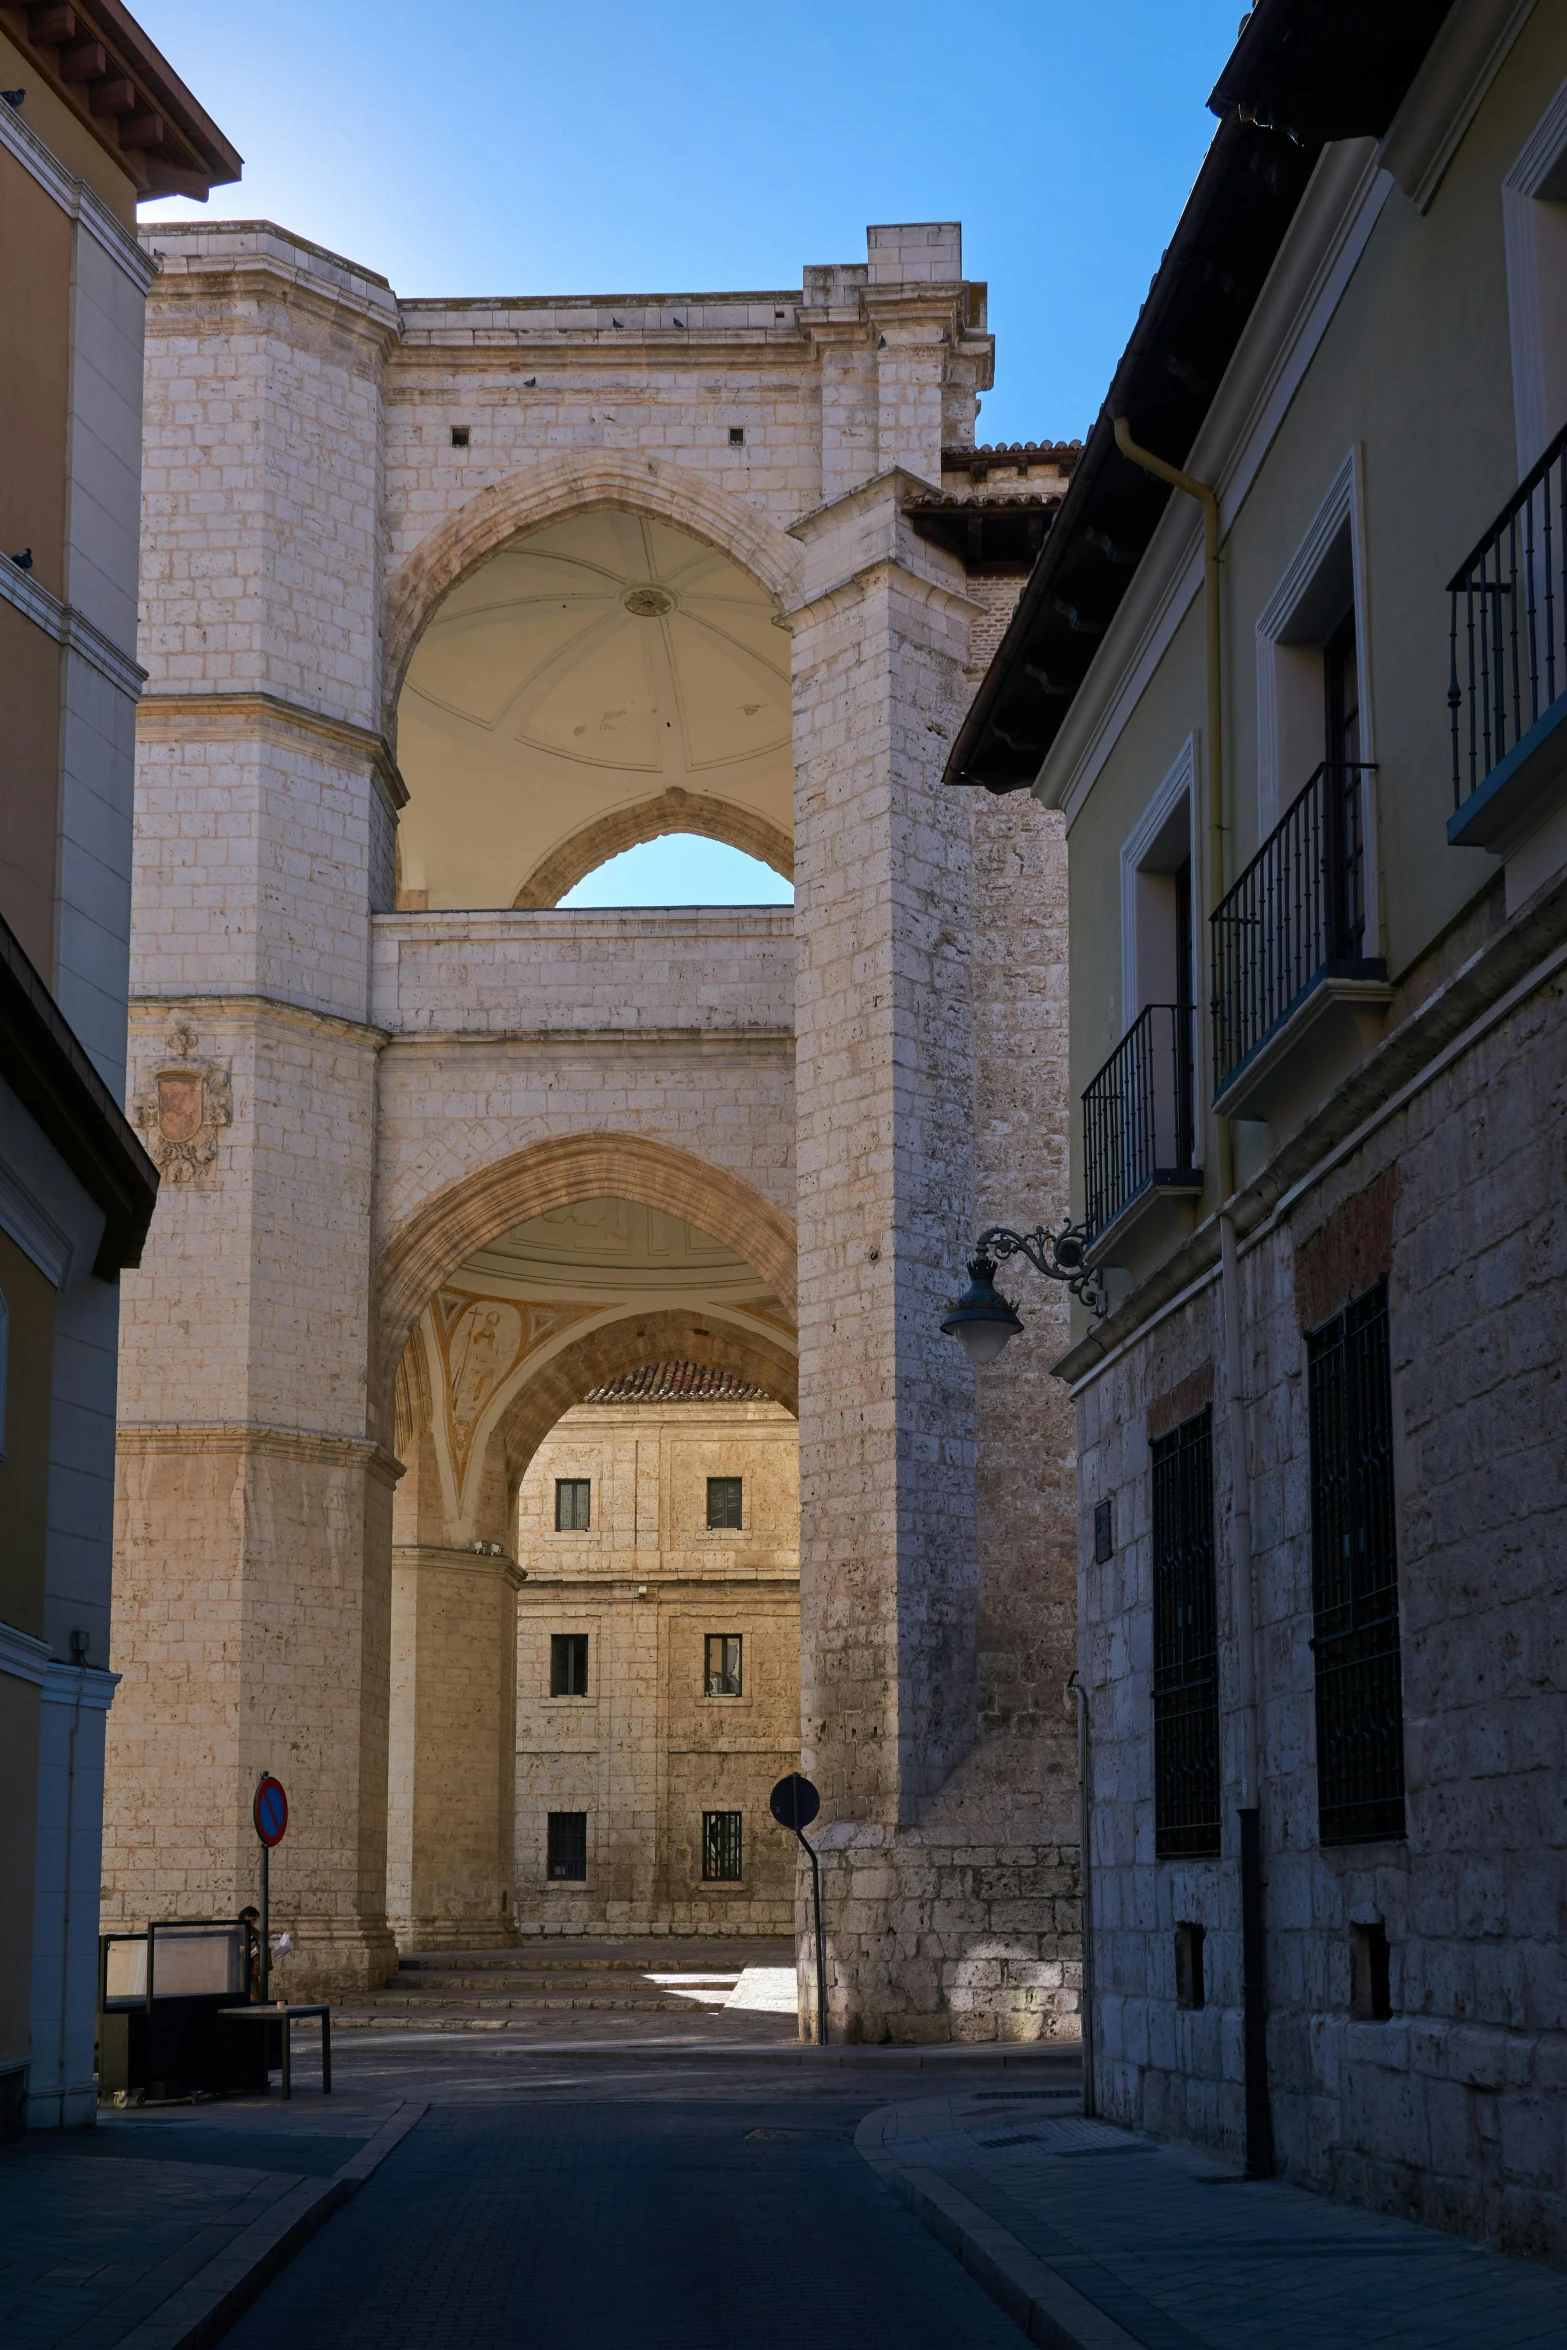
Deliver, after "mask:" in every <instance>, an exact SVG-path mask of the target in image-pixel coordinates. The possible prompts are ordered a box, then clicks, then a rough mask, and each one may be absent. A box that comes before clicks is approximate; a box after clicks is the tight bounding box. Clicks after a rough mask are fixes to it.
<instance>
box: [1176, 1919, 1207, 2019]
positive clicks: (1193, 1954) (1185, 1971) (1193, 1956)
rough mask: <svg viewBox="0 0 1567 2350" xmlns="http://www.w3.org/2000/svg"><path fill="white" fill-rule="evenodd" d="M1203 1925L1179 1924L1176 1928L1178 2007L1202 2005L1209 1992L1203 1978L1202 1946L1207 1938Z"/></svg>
mask: <svg viewBox="0 0 1567 2350" xmlns="http://www.w3.org/2000/svg"><path fill="white" fill-rule="evenodd" d="M1207 1938H1208V1936H1207V1931H1206V1929H1205V1928H1204V1927H1202V1926H1194V1925H1186V1926H1177V1927H1176V1929H1175V2004H1176V2006H1177V2007H1201V2006H1203V2005H1204V2003H1205V2001H1206V1998H1207V1992H1206V1990H1205V1988H1204V1984H1203V1979H1202V1946H1203V1944H1204V1942H1205V1941H1206V1940H1207Z"/></svg>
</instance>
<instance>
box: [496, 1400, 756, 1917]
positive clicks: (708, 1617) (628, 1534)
mask: <svg viewBox="0 0 1567 2350" xmlns="http://www.w3.org/2000/svg"><path fill="white" fill-rule="evenodd" d="M517 1513H518V1526H517V1560H518V1565H519V1567H520V1568H521V1570H522V1572H523V1573H524V1575H525V1576H526V1581H525V1582H524V1584H523V1586H522V1588H521V1590H520V1592H519V1593H518V1604H517V1898H516V1913H515V1914H516V1922H517V1927H518V1930H519V1932H521V1933H523V1934H525V1935H526V1934H637V1935H642V1934H680V1935H693V1934H713V1933H717V1934H722V1935H725V1936H734V1935H739V1934H772V1935H778V1934H791V1933H792V1932H793V1930H794V1876H795V1863H796V1859H797V1853H796V1848H795V1844H794V1839H793V1837H786V1836H785V1835H784V1834H783V1833H782V1831H781V1830H780V1829H779V1828H778V1827H777V1826H776V1825H775V1824H774V1822H773V1820H772V1818H771V1816H770V1815H769V1813H768V1809H767V1797H768V1793H769V1791H770V1790H771V1788H772V1786H773V1785H774V1783H775V1782H776V1781H777V1780H778V1779H780V1778H781V1777H782V1776H783V1774H784V1773H785V1772H786V1771H792V1770H797V1769H798V1768H799V1754H800V1497H799V1444H798V1438H797V1435H796V1431H795V1423H794V1420H793V1418H792V1416H791V1415H790V1414H789V1413H788V1412H786V1411H785V1410H784V1409H783V1408H782V1406H781V1405H779V1404H776V1403H772V1402H770V1401H769V1400H768V1398H767V1397H766V1396H764V1395H763V1394H762V1393H761V1392H760V1390H754V1389H747V1388H746V1387H744V1386H743V1385H742V1384H741V1383H740V1382H738V1381H736V1380H734V1379H733V1378H729V1377H725V1376H723V1375H720V1374H715V1373H713V1372H711V1371H706V1372H704V1371H700V1370H698V1369H697V1367H696V1366H695V1365H693V1364H686V1363H674V1364H655V1365H653V1366H652V1368H651V1373H649V1372H641V1373H633V1374H631V1375H630V1376H629V1377H627V1378H625V1379H621V1380H617V1381H614V1382H612V1383H611V1384H610V1385H609V1386H608V1387H605V1388H601V1389H597V1390H595V1391H594V1392H593V1393H592V1394H591V1395H590V1396H589V1398H588V1400H587V1401H586V1402H585V1403H581V1404H577V1405H574V1406H573V1408H572V1409H571V1410H570V1411H568V1412H567V1413H566V1414H565V1415H564V1417H563V1418H562V1419H561V1420H559V1421H558V1422H557V1424H556V1426H555V1428H554V1430H553V1432H552V1433H551V1435H550V1436H549V1437H548V1438H547V1439H546V1441H545V1442H544V1443H543V1444H542V1445H541V1446H540V1448H539V1450H538V1451H537V1452H536V1453H535V1454H534V1456H533V1459H532V1461H531V1462H530V1464H529V1467H528V1471H527V1474H526V1475H525V1477H524V1478H523V1481H522V1484H521V1487H520V1489H519V1491H518V1496H517ZM562 1521H564V1522H562ZM584 1521H585V1522H584ZM563 1644H565V1645H564V1646H563ZM552 1817H553V1820H554V1823H555V1824H554V1828H553V1832H552V1825H551V1823H552ZM579 1820H580V1823H581V1850H580V1870H581V1873H580V1874H578V1867H579V1861H578V1854H577V1851H576V1848H575V1847H574V1846H573V1844H572V1839H573V1837H574V1836H575V1835H576V1834H577V1832H578V1831H577V1827H576V1824H575V1823H576V1822H577V1821H579Z"/></svg>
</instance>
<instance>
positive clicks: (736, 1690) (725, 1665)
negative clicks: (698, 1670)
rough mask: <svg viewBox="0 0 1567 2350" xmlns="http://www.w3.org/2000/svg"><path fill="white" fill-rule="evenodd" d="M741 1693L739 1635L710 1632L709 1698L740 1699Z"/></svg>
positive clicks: (708, 1652) (708, 1646)
mask: <svg viewBox="0 0 1567 2350" xmlns="http://www.w3.org/2000/svg"><path fill="white" fill-rule="evenodd" d="M740 1691H741V1679H740V1635H739V1633H738V1632H709V1634H708V1635H707V1694H708V1696H709V1697H738V1696H739V1695H740Z"/></svg>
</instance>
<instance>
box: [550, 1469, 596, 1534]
mask: <svg viewBox="0 0 1567 2350" xmlns="http://www.w3.org/2000/svg"><path fill="white" fill-rule="evenodd" d="M592 1495H593V1480H592V1478H591V1477H557V1478H556V1480H555V1531H556V1533H557V1534H586V1532H587V1531H588V1522H589V1517H590V1513H591V1505H592Z"/></svg>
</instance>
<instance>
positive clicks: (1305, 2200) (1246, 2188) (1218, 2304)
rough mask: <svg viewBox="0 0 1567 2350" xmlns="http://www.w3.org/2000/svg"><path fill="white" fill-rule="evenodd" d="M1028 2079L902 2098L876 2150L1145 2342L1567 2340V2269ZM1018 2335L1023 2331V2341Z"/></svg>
mask: <svg viewBox="0 0 1567 2350" xmlns="http://www.w3.org/2000/svg"><path fill="white" fill-rule="evenodd" d="M1063 2102H1064V2101H1062V2100H1059V2099H1056V2098H1053V2097H1052V2096H1050V2095H1049V2093H1048V2092H1046V2093H1044V2094H1041V2093H1040V2092H1039V2091H1037V2090H1030V2089H1029V2088H1028V2087H1027V2086H1026V2085H1023V2084H1014V2085H1012V2086H1010V2087H1009V2088H1008V2089H1007V2090H1006V2091H1005V2092H1004V2093H1003V2094H1000V2095H996V2094H993V2093H989V2092H986V2093H983V2094H981V2095H979V2096H975V2095H973V2094H972V2093H969V2092H968V2091H967V2090H966V2089H965V2090H964V2091H963V2092H959V2093H954V2094H950V2095H945V2096H931V2095H929V2094H928V2093H927V2094H926V2095H925V2096H923V2097H921V2096H919V2095H918V2094H916V2095H915V2096H914V2097H913V2098H910V2099H900V2100H898V2101H897V2102H896V2103H894V2104H891V2105H889V2106H888V2107H887V2108H886V2109H885V2110H884V2111H882V2112H879V2113H877V2114H875V2115H873V2116H870V2117H868V2118H867V2121H866V2123H865V2124H864V2126H863V2127H862V2129H861V2131H860V2133H859V2143H860V2145H861V2147H862V2149H863V2150H864V2151H865V2152H866V2153H867V2155H868V2156H870V2157H871V2158H872V2159H873V2160H875V2161H876V2162H877V2163H878V2166H880V2165H882V2164H885V2163H890V2164H892V2165H895V2166H896V2168H897V2169H898V2170H899V2171H901V2172H902V2173H903V2174H904V2176H905V2177H906V2178H908V2179H910V2180H912V2181H913V2182H915V2184H916V2186H920V2185H923V2186H925V2187H926V2188H927V2189H928V2187H929V2183H930V2182H931V2180H932V2179H935V2180H938V2181H941V2182H943V2183H944V2184H945V2185H946V2186H947V2187H949V2188H951V2189H954V2190H956V2193H957V2194H958V2195H959V2196H961V2197H962V2198H964V2200H965V2201H966V2202H967V2203H969V2204H972V2205H977V2206H978V2207H979V2210H980V2211H981V2212H982V2213H984V2214H985V2215H986V2217H987V2218H989V2219H990V2220H992V2221H996V2222H999V2223H1000V2225H1001V2227H1003V2228H1004V2229H1006V2230H1007V2231H1008V2232H1009V2234H1010V2235H1011V2236H1012V2237H1014V2238H1015V2239H1016V2241H1017V2243H1018V2244H1019V2245H1020V2246H1022V2247H1023V2249H1024V2250H1025V2252H1027V2253H1031V2254H1033V2255H1034V2256H1035V2258H1036V2259H1038V2260H1041V2261H1043V2262H1044V2263H1045V2264H1046V2266H1047V2267H1048V2268H1049V2269H1051V2270H1053V2271H1054V2273H1055V2275H1056V2276H1057V2277H1059V2278H1061V2279H1062V2280H1063V2281H1064V2282H1065V2283H1066V2284H1067V2285H1069V2286H1070V2287H1071V2288H1072V2289H1073V2290H1074V2291H1075V2292H1076V2293H1078V2294H1081V2295H1082V2296H1083V2298H1084V2300H1086V2301H1088V2302H1091V2303H1092V2304H1093V2305H1094V2307H1095V2308H1096V2309H1097V2310H1100V2311H1102V2312H1103V2313H1104V2315H1105V2316H1106V2317H1108V2318H1110V2319H1112V2320H1113V2321H1114V2324H1115V2325H1117V2326H1119V2327H1120V2328H1121V2329H1122V2334H1123V2336H1124V2337H1126V2338H1129V2339H1130V2341H1132V2342H1134V2343H1140V2344H1143V2345H1144V2346H1145V2350H1535V2346H1536V2345H1538V2346H1539V2350H1545V2346H1546V2345H1550V2346H1551V2350H1561V2345H1562V2344H1564V2343H1567V2276H1562V2275H1558V2274H1556V2273H1555V2272H1554V2271H1552V2270H1549V2269H1543V2268H1537V2267H1535V2266H1534V2265H1533V2264H1531V2263H1528V2262H1524V2261H1518V2260H1506V2259H1503V2258H1501V2257H1499V2256H1498V2255H1496V2254H1494V2253H1490V2252H1486V2251H1483V2250H1481V2249H1478V2248H1477V2247H1475V2246H1473V2245H1470V2244H1465V2243H1462V2242H1460V2241H1459V2240H1458V2239H1457V2238H1455V2237H1452V2236H1446V2235H1442V2234H1439V2233H1438V2232H1437V2231H1436V2230H1434V2229H1431V2228H1421V2227H1415V2226H1412V2225H1410V2224H1409V2223H1408V2222H1406V2221H1403V2220H1397V2219H1385V2218H1382V2217H1379V2216H1378V2215H1377V2214H1375V2213H1372V2212H1366V2211H1361V2210H1358V2209H1356V2208H1355V2207H1354V2206H1352V2205H1350V2204H1345V2203H1338V2202H1334V2201H1330V2200H1329V2199H1327V2198H1326V2197H1323V2196H1320V2195H1312V2194H1308V2193H1306V2192H1305V2191H1304V2190H1303V2189H1301V2188H1298V2187H1291V2186H1287V2185H1285V2184H1283V2183H1282V2182H1281V2181H1278V2180H1267V2181H1262V2182H1256V2183H1248V2182H1247V2181H1245V2180H1243V2179H1240V2178H1238V2177H1237V2176H1236V2174H1235V2173H1234V2172H1233V2171H1227V2170H1224V2169H1222V2168H1221V2167H1220V2165H1219V2164H1218V2163H1216V2162H1214V2161H1212V2160H1211V2159H1209V2158H1207V2157H1205V2156H1203V2155H1200V2154H1190V2153H1185V2152H1181V2151H1178V2150H1176V2149H1174V2148H1171V2147H1162V2146H1156V2145H1155V2144H1154V2143H1153V2142H1152V2141H1151V2140H1149V2139H1145V2138H1140V2137H1137V2136H1135V2135H1134V2134H1133V2133H1131V2132H1130V2131H1127V2130H1118V2129H1111V2128H1109V2127H1107V2126H1106V2125H1105V2124H1103V2123H1100V2122H1090V2121H1084V2120H1083V2119H1082V2118H1081V2116H1080V2115H1071V2114H1070V2111H1069V2109H1068V2114H1067V2115H1065V2116H1063V2114H1062V2104H1063ZM1014 2338H1016V2337H1014Z"/></svg>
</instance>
